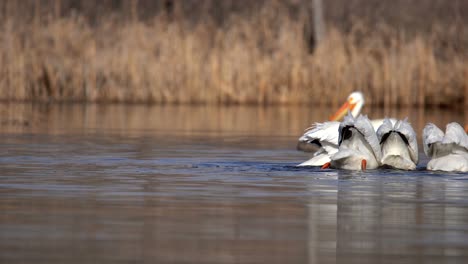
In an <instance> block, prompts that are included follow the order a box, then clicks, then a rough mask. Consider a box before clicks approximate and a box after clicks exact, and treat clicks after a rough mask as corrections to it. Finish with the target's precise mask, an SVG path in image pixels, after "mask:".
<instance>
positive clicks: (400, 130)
mask: <svg viewBox="0 0 468 264" xmlns="http://www.w3.org/2000/svg"><path fill="white" fill-rule="evenodd" d="M377 137H378V140H379V142H380V146H381V150H382V159H381V164H382V165H388V166H390V167H393V168H397V169H404V170H414V169H416V165H417V163H418V161H419V154H418V142H417V140H416V132H414V129H413V127H412V126H411V125H410V123H408V121H407V119H404V120H398V121H396V122H392V121H391V120H390V119H388V118H386V119H385V120H384V122H383V124H382V125H381V126H380V127H379V129H378V130H377Z"/></svg>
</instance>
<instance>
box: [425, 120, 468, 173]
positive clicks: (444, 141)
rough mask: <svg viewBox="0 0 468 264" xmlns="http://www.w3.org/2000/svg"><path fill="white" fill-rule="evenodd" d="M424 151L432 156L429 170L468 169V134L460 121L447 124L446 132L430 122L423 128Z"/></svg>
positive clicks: (462, 170)
mask: <svg viewBox="0 0 468 264" xmlns="http://www.w3.org/2000/svg"><path fill="white" fill-rule="evenodd" d="M423 146H424V153H425V154H426V155H427V156H428V157H430V158H431V160H430V161H429V163H428V164H427V169H428V170H438V171H460V172H467V171H468V135H467V134H466V132H465V131H464V129H463V127H462V126H460V125H459V124H458V123H455V122H452V123H449V124H447V127H446V129H445V134H444V132H442V130H440V129H439V128H438V127H437V126H436V125H434V124H432V123H429V124H427V125H426V126H425V127H424V130H423Z"/></svg>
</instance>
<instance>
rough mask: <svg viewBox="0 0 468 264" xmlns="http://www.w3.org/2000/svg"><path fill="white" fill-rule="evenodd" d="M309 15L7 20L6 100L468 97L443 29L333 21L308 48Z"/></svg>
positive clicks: (1, 80)
mask: <svg viewBox="0 0 468 264" xmlns="http://www.w3.org/2000/svg"><path fill="white" fill-rule="evenodd" d="M305 19H306V18H299V19H297V20H293V19H291V18H288V17H287V16H279V17H278V16H277V15H276V14H275V13H274V12H271V10H269V9H268V8H263V9H262V10H261V11H260V14H258V15H257V16H254V17H251V18H248V19H246V18H241V17H236V16H231V17H230V18H228V22H227V23H226V25H225V26H224V27H219V26H216V25H215V24H214V23H212V22H210V21H209V20H207V21H204V22H203V23H199V24H197V25H195V26H193V25H187V23H184V22H183V21H179V20H170V19H168V18H167V17H166V16H164V15H159V16H156V17H155V18H154V19H153V20H152V21H150V22H145V23H142V22H138V21H137V22H126V23H121V22H118V21H116V20H115V19H112V18H108V19H104V21H103V22H102V23H100V24H99V25H98V26H96V27H92V26H90V25H89V24H88V23H87V22H85V20H84V19H83V18H81V17H80V16H75V17H68V18H60V19H53V20H51V21H49V22H47V23H44V24H40V25H35V24H21V23H18V22H14V21H13V20H6V21H5V23H3V24H2V25H1V28H0V32H1V36H0V46H1V49H0V99H1V100H7V101H29V100H44V101H91V102H151V103H258V104H264V103H321V104H337V103H338V102H339V101H341V100H343V97H345V96H346V94H347V93H349V92H350V91H352V90H356V89H359V90H362V91H363V92H364V93H365V94H366V95H367V97H368V102H369V103H370V104H374V105H385V106H390V105H450V106H454V105H456V104H458V105H460V104H462V103H463V102H465V103H466V104H467V105H468V103H467V102H468V63H467V59H466V57H465V56H460V54H457V52H456V51H452V50H443V51H440V50H435V49H436V48H435V47H436V45H434V43H435V41H439V39H438V37H439V35H438V34H437V32H436V31H437V30H434V32H435V33H433V34H432V35H426V36H422V35H421V36H418V35H416V36H404V32H401V31H397V30H395V29H392V28H390V27H388V26H385V25H380V26H377V27H376V28H377V29H378V30H372V31H371V30H369V29H366V27H365V26H363V25H361V24H360V23H355V25H354V26H353V28H352V30H351V32H349V33H346V34H344V33H342V32H340V31H339V30H337V29H335V28H334V27H333V26H329V27H328V37H327V39H326V41H324V42H322V43H320V45H318V46H317V48H316V50H315V52H314V53H313V54H310V53H309V52H308V48H307V46H306V43H305V41H304V28H303V23H301V22H300V21H304V20H305ZM434 28H437V27H434ZM443 30H460V29H458V28H457V29H443ZM463 30H464V31H463ZM459 33H460V34H467V32H466V29H462V31H461V32H459Z"/></svg>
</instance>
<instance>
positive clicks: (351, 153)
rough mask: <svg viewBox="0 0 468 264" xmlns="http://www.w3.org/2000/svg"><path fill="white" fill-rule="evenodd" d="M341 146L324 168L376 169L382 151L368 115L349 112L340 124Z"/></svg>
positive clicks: (339, 140) (339, 141)
mask: <svg viewBox="0 0 468 264" xmlns="http://www.w3.org/2000/svg"><path fill="white" fill-rule="evenodd" d="M338 143H339V148H338V151H337V152H336V153H335V154H333V155H332V156H331V157H330V158H331V161H330V162H328V163H325V164H324V165H323V167H322V168H328V167H332V168H338V169H346V170H366V169H376V168H378V167H379V165H380V160H381V158H382V153H381V150H380V146H379V140H378V138H377V135H376V133H375V130H374V128H373V127H372V124H371V122H370V120H369V119H368V118H367V116H363V115H360V116H358V117H357V118H354V117H353V116H352V115H351V114H348V115H347V116H346V117H345V118H344V120H343V122H341V123H340V126H339V138H338Z"/></svg>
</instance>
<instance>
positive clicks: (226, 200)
mask: <svg viewBox="0 0 468 264" xmlns="http://www.w3.org/2000/svg"><path fill="white" fill-rule="evenodd" d="M0 109H1V112H2V113H3V116H2V118H3V119H2V120H1V121H2V124H3V125H2V128H1V130H2V132H3V133H2V137H1V138H0V148H1V149H2V151H1V152H0V168H1V170H0V171H1V174H0V210H1V212H2V213H1V214H0V262H1V263H116V262H136V261H142V260H144V261H148V262H154V263H335V262H339V263H395V262H398V263H426V262H435V263H441V262H455V263H457V262H458V263H466V262H467V261H468V175H467V174H460V173H449V174H446V173H436V172H431V173H429V172H426V171H425V170H424V165H425V163H427V159H424V158H423V160H422V163H421V164H420V166H419V170H418V171H415V172H403V171H391V170H378V171H367V172H363V173H361V172H355V173H351V172H345V171H334V170H319V169H310V168H309V169H307V168H296V167H294V165H295V164H297V163H299V162H301V161H303V160H304V159H305V158H306V154H304V153H301V152H297V151H295V150H294V147H295V144H296V140H297V137H298V136H299V135H300V134H301V133H302V130H303V129H304V128H305V126H307V124H309V123H311V122H314V121H322V118H320V117H321V116H322V115H323V113H329V112H331V110H330V109H327V108H321V109H319V111H318V110H315V111H314V110H313V109H312V108H308V109H307V108H305V107H302V108H301V107H260V108H258V107H237V106H232V107H222V108H219V107H214V106H195V107H191V106H178V107H175V106H165V107H162V106H160V107H149V106H117V105H110V106H99V107H98V106H87V107H86V106H82V105H74V106H60V105H48V106H46V105H36V106H34V105H27V104H24V105H3V106H2V107H0ZM379 111H380V110H375V111H372V113H373V116H374V117H379V116H383V115H384V113H383V112H382V111H380V112H379ZM405 111H406V112H405ZM408 114H409V115H410V119H411V120H414V121H413V124H415V125H416V126H417V130H418V131H420V130H421V129H422V126H423V125H424V124H425V122H426V121H427V120H431V121H434V122H435V123H436V124H438V125H444V124H445V123H446V122H448V121H459V122H463V121H464V118H465V117H464V116H463V115H462V114H459V113H450V112H443V111H442V112H438V113H436V112H425V113H423V114H421V112H420V111H414V110H411V109H408V110H401V112H397V113H392V115H395V116H399V117H403V116H405V115H408ZM422 155H423V154H422Z"/></svg>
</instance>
